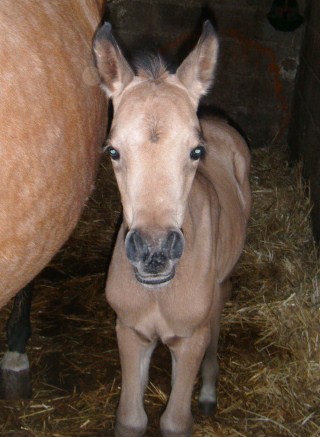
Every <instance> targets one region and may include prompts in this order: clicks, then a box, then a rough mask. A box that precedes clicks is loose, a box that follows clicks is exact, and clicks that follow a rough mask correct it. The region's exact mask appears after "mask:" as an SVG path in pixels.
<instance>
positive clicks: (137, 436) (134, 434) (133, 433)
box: [114, 423, 145, 437]
mask: <svg viewBox="0 0 320 437" xmlns="http://www.w3.org/2000/svg"><path fill="white" fill-rule="evenodd" d="M114 435H115V437H143V436H144V435H145V429H143V430H142V429H134V428H128V427H127V426H124V425H121V423H117V424H116V428H115V433H114Z"/></svg>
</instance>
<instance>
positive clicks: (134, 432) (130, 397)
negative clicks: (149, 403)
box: [115, 320, 156, 437]
mask: <svg viewBox="0 0 320 437" xmlns="http://www.w3.org/2000/svg"><path fill="white" fill-rule="evenodd" d="M116 329H117V338H118V346H119V352H120V361H121V370H122V386H121V396H120V403H119V407H118V410H117V422H116V430H115V435H116V437H140V436H143V435H144V433H145V430H146V428H147V422H148V419H147V415H146V413H145V411H144V407H143V395H144V391H145V388H146V384H147V381H148V370H149V364H150V358H151V355H152V352H153V350H154V348H155V345H156V342H149V341H147V340H145V339H143V338H141V336H139V335H138V334H137V333H136V332H135V331H134V330H133V329H131V328H128V327H127V326H125V325H123V324H122V323H121V321H119V320H118V321H117V328H116Z"/></svg>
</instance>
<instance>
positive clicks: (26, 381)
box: [0, 284, 32, 399]
mask: <svg viewBox="0 0 320 437" xmlns="http://www.w3.org/2000/svg"><path fill="white" fill-rule="evenodd" d="M31 298H32V285H31V284H29V285H27V286H26V287H25V288H23V289H22V290H21V291H20V292H19V293H18V294H17V295H16V297H15V300H14V304H13V308H12V312H11V315H10V317H9V320H8V322H7V339H8V350H7V352H6V353H5V355H4V357H3V359H2V362H1V377H0V397H1V398H4V399H26V398H30V397H31V383H30V377H29V360H28V357H27V354H26V345H27V342H28V340H29V337H30V335H31V324H30V308H31Z"/></svg>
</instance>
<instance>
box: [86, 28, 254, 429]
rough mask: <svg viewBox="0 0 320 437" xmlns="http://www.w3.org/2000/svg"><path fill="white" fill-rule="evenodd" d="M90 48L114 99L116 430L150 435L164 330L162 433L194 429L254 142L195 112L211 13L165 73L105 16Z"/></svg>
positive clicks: (209, 399) (211, 51)
mask: <svg viewBox="0 0 320 437" xmlns="http://www.w3.org/2000/svg"><path fill="white" fill-rule="evenodd" d="M94 51H95V56H96V61H97V66H98V69H99V72H100V75H101V82H102V87H103V89H104V90H105V91H106V93H107V94H108V95H109V96H111V98H112V99H113V104H114V119H113V123H112V127H111V132H110V138H109V144H108V146H107V151H108V154H109V155H110V157H111V158H112V160H113V167H114V171H115V175H116V178H117V182H118V185H119V189H120V192H121V198H122V204H123V213H124V221H123V223H122V226H121V229H120V231H119V234H118V238H117V242H116V246H115V250H114V253H113V258H112V262H111V266H110V269H109V274H108V279H107V286H106V296H107V300H108V301H109V303H110V304H111V306H112V307H113V308H114V310H115V311H116V313H117V316H118V319H117V327H116V329H117V337H118V344H119V350H120V359H121V367H122V390H121V398H120V404H119V407H118V411H117V424H116V435H117V436H122V437H124V436H126V437H127V436H140V435H143V434H144V432H145V430H146V426H147V417H146V413H145V411H144V408H143V394H144V390H145V386H146V383H147V379H148V367H149V362H150V358H151V354H152V351H153V349H154V347H155V345H156V342H157V340H158V339H161V341H162V342H163V343H165V344H167V345H168V347H169V348H170V351H171V355H172V391H171V395H170V398H169V402H168V405H167V407H166V410H165V412H164V413H163V415H162V417H161V422H160V425H161V431H162V434H163V435H164V436H166V437H169V436H170V437H171V436H176V437H177V436H181V437H182V436H189V435H191V432H192V415H191V411H190V410H191V395H192V388H193V383H194V379H195V377H196V374H197V372H198V369H199V367H200V364H201V361H202V360H203V364H202V377H203V385H202V389H201V393H200V405H201V407H202V410H203V411H204V413H207V414H209V413H211V412H212V411H213V410H214V407H215V404H216V379H217V375H218V363H217V343H218V335H219V327H220V315H221V311H222V309H223V305H224V302H225V300H226V299H227V298H228V295H229V291H230V281H229V278H230V274H231V273H232V271H233V269H234V267H235V264H236V262H237V260H238V258H239V256H240V254H241V251H242V249H243V245H244V241H245V234H246V227H247V220H248V216H249V210H250V199H251V197H250V189H249V182H248V168H249V161H250V158H249V152H248V150H247V146H246V144H245V142H244V141H243V139H242V138H241V136H240V135H239V134H238V133H237V132H236V131H235V130H234V129H233V128H232V127H231V126H230V125H229V124H228V123H227V122H225V121H224V120H219V119H213V118H207V119H202V120H200V121H199V120H198V118H197V115H196V111H197V106H198V101H199V98H200V96H201V95H203V94H205V93H206V92H207V89H208V87H209V86H210V84H211V80H212V76H213V72H214V69H215V65H216V60H217V52H218V42H217V38H216V35H215V32H214V30H213V28H212V26H211V24H210V23H209V22H206V23H205V25H204V28H203V33H202V35H201V38H200V40H199V42H198V44H197V46H196V48H195V49H194V50H193V51H192V52H191V53H190V54H189V56H188V57H187V58H186V59H185V61H184V62H183V63H182V64H181V66H180V67H179V68H178V70H177V72H176V74H169V73H168V72H167V71H166V70H165V69H164V68H163V66H162V65H161V62H159V60H153V61H151V64H150V65H149V67H146V66H144V67H143V66H142V67H141V68H138V72H137V74H136V75H135V74H134V72H133V70H132V69H131V67H130V66H129V65H128V64H127V62H126V61H125V59H124V57H123V55H122V54H121V51H120V49H119V47H118V46H117V44H116V42H115V40H114V39H113V36H112V34H111V27H110V25H108V24H107V23H106V24H105V25H104V26H103V27H102V28H101V29H100V30H99V31H98V33H97V36H96V39H95V42H94Z"/></svg>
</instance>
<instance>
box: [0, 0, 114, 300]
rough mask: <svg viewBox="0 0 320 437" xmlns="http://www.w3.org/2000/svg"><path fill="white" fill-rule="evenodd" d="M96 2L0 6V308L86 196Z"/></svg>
mask: <svg viewBox="0 0 320 437" xmlns="http://www.w3.org/2000/svg"><path fill="white" fill-rule="evenodd" d="M103 3H104V1H103V0H90V1H87V0H68V1H50V0H42V1H22V2H14V3H13V2H12V1H11V0H2V1H1V2H0V14H1V22H0V40H1V50H0V65H1V72H0V114H1V124H0V161H1V170H0V199H1V207H0V272H1V273H0V306H2V305H4V304H5V303H6V302H7V301H8V300H9V299H10V298H11V297H12V296H13V295H14V294H15V293H16V292H17V291H18V290H19V289H20V288H22V287H23V286H24V285H26V283H27V282H28V281H30V280H31V279H32V278H33V277H34V276H35V275H36V274H37V273H38V272H39V271H40V270H41V269H42V268H43V267H44V266H45V265H46V264H47V263H48V261H49V260H50V259H51V258H52V256H53V255H54V254H55V253H56V252H57V250H58V249H59V248H60V247H61V245H62V244H63V243H64V242H65V240H66V239H67V238H68V236H69V234H70V233H71V231H72V229H73V228H74V226H75V224H76V222H77V220H78V218H79V215H80V212H81V210H82V208H83V206H84V203H85V201H86V199H87V197H88V196H89V194H90V192H91V190H92V186H93V180H94V176H95V172H96V167H97V161H98V157H99V149H100V145H101V144H102V142H103V137H104V134H105V126H106V110H105V109H106V103H105V101H104V100H105V99H103V98H102V95H101V94H102V93H101V91H100V89H99V86H98V81H97V79H96V78H95V77H94V74H93V73H92V72H94V68H93V63H92V58H91V41H92V38H93V35H94V32H95V30H96V27H97V26H98V24H99V22H100V19H101V16H102V12H103Z"/></svg>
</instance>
